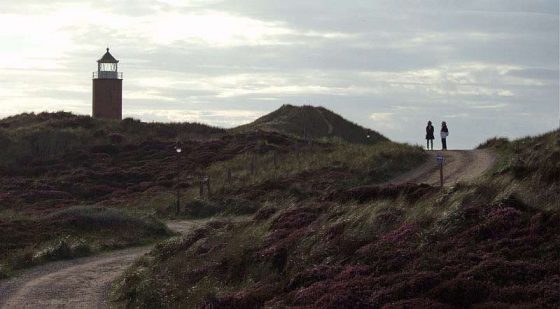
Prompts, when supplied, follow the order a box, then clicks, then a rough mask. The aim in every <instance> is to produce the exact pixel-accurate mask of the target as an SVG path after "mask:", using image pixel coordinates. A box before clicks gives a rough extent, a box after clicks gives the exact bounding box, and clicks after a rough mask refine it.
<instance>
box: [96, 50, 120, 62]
mask: <svg viewBox="0 0 560 309" xmlns="http://www.w3.org/2000/svg"><path fill="white" fill-rule="evenodd" d="M97 62H98V63H119V61H118V60H117V59H115V57H113V55H111V53H110V52H109V48H107V52H106V53H105V55H103V57H101V59H99V60H97Z"/></svg>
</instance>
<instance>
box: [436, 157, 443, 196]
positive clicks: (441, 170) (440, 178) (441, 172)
mask: <svg viewBox="0 0 560 309" xmlns="http://www.w3.org/2000/svg"><path fill="white" fill-rule="evenodd" d="M436 161H437V162H438V163H439V181H440V186H441V187H442V188H443V162H445V157H444V156H443V155H442V154H438V155H437V156H436Z"/></svg>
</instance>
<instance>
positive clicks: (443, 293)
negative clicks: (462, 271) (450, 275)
mask: <svg viewBox="0 0 560 309" xmlns="http://www.w3.org/2000/svg"><path fill="white" fill-rule="evenodd" d="M431 294H432V295H433V296H434V297H435V298H436V299H437V300H439V301H441V302H443V303H446V304H451V305H455V306H461V307H466V306H471V305H473V304H476V303H480V302H482V301H484V300H485V299H486V298H487V297H488V295H489V294H490V287H489V286H488V285H487V284H486V283H484V282H481V281H477V280H470V279H453V280H450V281H446V282H444V283H442V284H441V285H439V286H438V287H436V288H435V289H434V290H433V291H432V292H431Z"/></svg>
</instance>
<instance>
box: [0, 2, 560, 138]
mask: <svg viewBox="0 0 560 309" xmlns="http://www.w3.org/2000/svg"><path fill="white" fill-rule="evenodd" d="M558 6H559V5H558V0H550V1H544V0H472V1H460V0H457V1H453V0H449V1H437V0H422V1H420V0H416V1H413V0H410V1H404V0H387V1H373V0H345V1H341V0H305V1H301V0H278V1H276V0H268V1H266V0H235V1H233V0H232V1H222V0H182V1H180V0H160V1H153V0H137V1H103V0H96V1H88V0H83V1H79V0H59V1H56V0H55V1H44V0H24V1H14V0H0V8H1V10H0V106H1V108H0V117H5V116H8V115H13V114H17V113H21V112H29V111H35V112H40V111H45V110H46V111H57V110H65V111H72V112H75V113H80V114H90V113H91V87H92V86H91V83H92V82H91V73H92V71H94V70H96V62H95V61H96V60H97V59H98V58H100V57H101V56H102V54H103V53H104V51H105V47H106V46H109V47H110V48H111V52H112V54H113V55H114V56H115V57H116V58H117V59H119V60H120V66H119V69H120V71H122V72H124V103H123V104H124V114H125V116H130V117H134V118H140V119H142V120H146V121H153V120H155V121H199V122H204V123H208V124H213V125H219V126H225V127H231V126H235V125H238V124H242V123H246V122H249V121H252V120H254V119H256V118H257V117H259V116H261V115H264V114H266V113H268V112H270V111H272V110H274V109H276V108H278V107H279V106H281V105H282V104H286V103H290V104H294V105H303V104H311V105H322V106H325V107H327V108H329V109H331V110H333V111H335V112H337V113H339V114H341V115H343V116H344V117H346V118H348V119H350V120H352V121H354V122H357V123H359V124H361V125H364V126H366V127H370V128H373V129H375V130H378V131H380V132H381V133H383V134H385V135H386V136H388V137H389V138H391V139H393V140H397V141H403V142H411V143H422V139H423V138H424V133H423V130H424V126H425V122H426V121H427V120H428V119H431V120H432V121H434V122H435V123H437V124H438V126H437V127H436V128H437V129H439V123H440V122H441V121H442V120H446V121H447V122H448V124H449V128H450V131H451V135H450V137H449V144H450V147H452V148H453V147H461V148H464V147H473V146H475V145H476V144H478V143H479V142H482V141H484V140H485V139H486V138H488V137H492V136H496V135H500V136H508V137H519V136H525V135H528V134H535V133H542V132H545V131H549V130H551V129H554V128H557V127H558V125H559V117H560V114H559V78H558V72H559V69H558V64H559V30H558V29H559V19H558V17H559V13H558Z"/></svg>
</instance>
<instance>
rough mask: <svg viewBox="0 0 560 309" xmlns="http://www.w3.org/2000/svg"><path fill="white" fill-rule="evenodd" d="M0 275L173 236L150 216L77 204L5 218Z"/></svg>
mask: <svg viewBox="0 0 560 309" xmlns="http://www.w3.org/2000/svg"><path fill="white" fill-rule="evenodd" d="M0 226H1V227H2V231H3V233H2V235H0V244H1V249H2V250H1V252H2V255H1V256H0V273H1V275H0V276H3V277H7V276H9V275H11V274H13V273H14V272H15V271H18V270H20V269H23V268H28V267H31V266H35V265H39V264H43V263H45V262H49V261H54V260H61V259H71V258H76V257H81V256H86V255H90V254H94V253H98V252H101V251H105V250H111V249H119V248H124V247H129V246H136V245H142V244H148V243H151V242H154V241H157V240H161V239H163V238H165V237H169V236H171V235H172V232H171V231H169V230H168V229H167V227H166V226H165V225H164V224H163V223H161V222H160V221H158V220H157V219H155V218H154V217H151V216H146V215H140V214H133V213H130V212H125V211H123V210H117V209H110V208H102V207H91V206H78V207H71V208H67V209H62V210H59V211H55V212H52V213H50V214H48V215H46V216H43V217H41V218H26V219H23V218H18V219H15V220H4V219H0Z"/></svg>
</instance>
